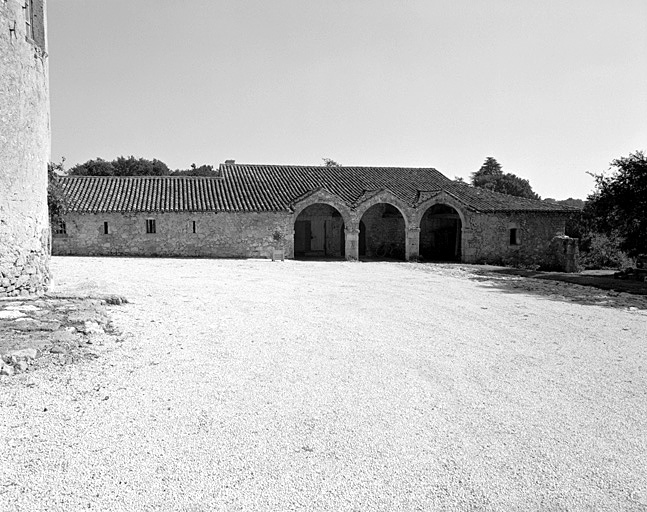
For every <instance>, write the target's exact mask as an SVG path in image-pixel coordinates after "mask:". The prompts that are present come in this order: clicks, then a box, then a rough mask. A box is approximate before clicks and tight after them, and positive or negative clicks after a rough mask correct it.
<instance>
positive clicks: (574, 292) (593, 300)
mask: <svg viewBox="0 0 647 512" xmlns="http://www.w3.org/2000/svg"><path fill="white" fill-rule="evenodd" d="M471 273H472V276H471V277H470V278H471V279H474V280H476V281H480V282H482V283H483V284H484V286H490V287H494V288H498V289H500V290H501V291H503V292H506V293H530V294H533V295H540V296H542V297H544V298H547V299H550V300H557V301H563V302H575V303H577V304H583V305H589V306H604V307H611V308H618V309H630V310H632V311H633V310H636V309H639V310H646V311H647V283H644V282H640V281H627V280H620V279H614V278H613V272H611V271H603V272H583V273H580V274H565V273H560V272H539V271H531V270H520V269H514V268H498V267H494V268H487V269H477V268H473V269H471Z"/></svg>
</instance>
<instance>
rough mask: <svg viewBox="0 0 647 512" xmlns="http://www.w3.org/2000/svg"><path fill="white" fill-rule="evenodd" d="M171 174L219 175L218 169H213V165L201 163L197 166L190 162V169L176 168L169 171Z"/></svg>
mask: <svg viewBox="0 0 647 512" xmlns="http://www.w3.org/2000/svg"><path fill="white" fill-rule="evenodd" d="M171 175H172V176H212V177H214V176H219V175H220V174H219V173H218V171H214V170H213V165H208V164H203V165H201V166H200V167H198V166H197V165H195V164H191V168H190V169H176V170H175V171H173V172H172V173H171Z"/></svg>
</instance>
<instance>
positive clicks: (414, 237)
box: [405, 228, 420, 261]
mask: <svg viewBox="0 0 647 512" xmlns="http://www.w3.org/2000/svg"><path fill="white" fill-rule="evenodd" d="M419 257H420V228H409V230H408V232H407V240H406V252H405V259H406V260H407V261H418V258H419Z"/></svg>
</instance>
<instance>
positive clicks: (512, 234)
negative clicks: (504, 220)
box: [510, 228, 519, 245]
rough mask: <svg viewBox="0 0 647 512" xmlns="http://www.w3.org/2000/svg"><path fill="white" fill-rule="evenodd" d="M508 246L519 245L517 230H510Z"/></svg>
mask: <svg viewBox="0 0 647 512" xmlns="http://www.w3.org/2000/svg"><path fill="white" fill-rule="evenodd" d="M510 245H519V238H518V234H517V228H510Z"/></svg>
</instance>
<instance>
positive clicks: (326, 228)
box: [294, 203, 346, 259]
mask: <svg viewBox="0 0 647 512" xmlns="http://www.w3.org/2000/svg"><path fill="white" fill-rule="evenodd" d="M345 246H346V238H345V233H344V220H343V219H342V216H341V214H340V213H339V211H338V210H337V209H336V208H334V207H332V206H330V205H327V204H323V203H318V204H313V205H311V206H308V207H307V208H305V209H304V210H303V211H302V212H301V213H300V214H299V216H298V217H297V219H296V221H295V222H294V257H295V258H334V259H338V258H343V257H344V255H345V253H346V247H345Z"/></svg>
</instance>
